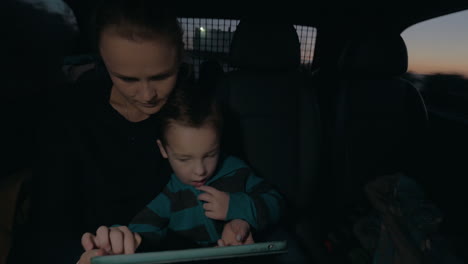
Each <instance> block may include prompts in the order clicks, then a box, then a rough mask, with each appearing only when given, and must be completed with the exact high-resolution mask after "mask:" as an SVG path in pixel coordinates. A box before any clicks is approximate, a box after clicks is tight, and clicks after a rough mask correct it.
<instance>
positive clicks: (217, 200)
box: [197, 185, 229, 220]
mask: <svg viewBox="0 0 468 264" xmlns="http://www.w3.org/2000/svg"><path fill="white" fill-rule="evenodd" d="M197 189H198V190H200V191H203V192H204V193H202V194H200V195H199V196H198V200H201V201H205V202H206V203H205V204H204V205H203V209H205V215H206V217H208V218H211V219H215V220H226V217H227V212H228V208H229V194H228V193H226V192H222V191H218V190H217V189H215V188H213V187H210V186H206V185H203V186H200V187H198V188H197Z"/></svg>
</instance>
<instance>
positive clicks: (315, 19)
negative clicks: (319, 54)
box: [177, 0, 468, 32]
mask: <svg viewBox="0 0 468 264" xmlns="http://www.w3.org/2000/svg"><path fill="white" fill-rule="evenodd" d="M278 2H279V3H278V4H276V5H275V4H271V3H268V6H267V7H266V6H262V7H258V6H256V7H254V6H252V4H251V3H244V2H238V3H236V2H232V4H229V3H226V4H224V3H222V4H220V3H219V2H217V3H216V4H214V3H212V2H199V3H196V4H193V3H192V4H186V3H184V4H180V5H178V7H177V13H178V16H180V17H200V18H201V17H207V18H231V19H240V18H243V17H247V16H255V17H257V18H258V17H265V18H269V19H281V20H289V21H290V22H293V23H294V24H300V25H309V26H315V27H319V28H324V27H343V25H348V26H349V25H352V26H360V27H364V28H365V27H369V26H371V27H375V26H379V27H382V26H383V27H387V28H389V29H393V30H397V31H398V32H402V31H403V30H404V29H406V28H407V27H409V26H411V25H413V24H416V23H418V22H420V21H424V20H426V19H430V18H433V17H437V16H441V15H444V14H448V13H451V12H455V11H461V10H464V9H468V1H460V2H459V1H453V0H444V1H434V2H430V1H425V2H419V3H420V4H418V2H417V1H411V4H408V3H405V2H399V1H374V3H363V2H356V1H353V2H352V3H349V2H347V3H345V4H340V3H339V2H336V1H327V2H325V1H323V2H314V1H310V2H309V3H308V4H305V3H306V2H304V1H293V0H289V1H287V3H288V5H287V6H286V5H284V1H278ZM366 2H367V1H366ZM407 2H409V1H407ZM281 3H282V4H281Z"/></svg>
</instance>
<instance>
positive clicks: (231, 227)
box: [218, 219, 255, 247]
mask: <svg viewBox="0 0 468 264" xmlns="http://www.w3.org/2000/svg"><path fill="white" fill-rule="evenodd" d="M253 243H255V242H254V240H253V237H252V233H251V232H250V225H249V223H247V222H246V221H244V220H242V219H234V220H232V221H230V222H227V223H226V224H225V225H224V229H223V233H222V235H221V239H219V240H218V246H220V247H223V246H234V245H247V244H253Z"/></svg>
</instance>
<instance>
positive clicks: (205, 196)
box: [198, 193, 213, 202]
mask: <svg viewBox="0 0 468 264" xmlns="http://www.w3.org/2000/svg"><path fill="white" fill-rule="evenodd" d="M198 200H200V201H205V202H211V201H213V195H211V194H209V193H202V194H200V195H198Z"/></svg>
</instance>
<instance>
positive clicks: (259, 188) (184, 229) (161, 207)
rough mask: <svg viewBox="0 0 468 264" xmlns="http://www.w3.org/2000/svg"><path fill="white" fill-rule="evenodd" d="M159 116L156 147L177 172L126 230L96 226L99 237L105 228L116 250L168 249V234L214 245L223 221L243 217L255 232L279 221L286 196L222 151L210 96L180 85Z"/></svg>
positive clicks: (219, 118) (218, 121) (217, 114)
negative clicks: (160, 136)
mask: <svg viewBox="0 0 468 264" xmlns="http://www.w3.org/2000/svg"><path fill="white" fill-rule="evenodd" d="M161 120H162V123H161V129H162V135H163V136H162V138H161V139H159V140H157V146H158V148H159V150H160V152H161V154H162V156H163V157H164V158H166V159H168V161H169V163H170V165H171V167H172V169H173V174H172V175H171V179H170V181H169V183H168V184H167V185H166V187H165V189H164V190H163V192H162V193H161V194H159V195H158V196H157V197H156V198H155V199H154V200H153V201H151V202H150V203H149V204H148V205H147V206H146V208H144V209H143V210H142V211H141V212H140V213H139V214H138V215H136V216H135V217H134V219H133V220H132V221H131V223H130V225H129V226H128V229H127V228H125V227H118V228H119V230H117V231H118V232H116V233H118V234H117V235H116V234H114V235H112V228H111V229H106V228H104V231H103V229H101V231H100V230H99V229H98V232H97V236H99V235H100V234H99V233H100V232H101V233H104V237H106V238H105V239H106V240H108V242H109V244H110V247H111V248H112V249H113V250H112V251H113V252H116V251H115V249H121V250H120V252H132V250H127V248H135V249H136V248H138V249H139V251H147V250H152V251H154V250H157V249H161V248H165V247H164V243H166V242H165V238H167V235H168V233H171V234H172V235H175V236H176V237H178V238H181V239H183V240H189V241H192V242H195V243H196V244H197V245H198V246H212V245H216V243H217V242H218V240H219V239H220V238H221V232H222V230H223V225H224V224H225V221H229V220H233V219H242V220H244V221H246V222H248V223H249V224H250V226H251V227H252V228H253V230H256V231H260V230H264V229H265V228H267V227H269V226H272V225H274V224H276V223H278V222H279V220H280V217H281V212H282V206H283V198H282V196H281V195H280V194H279V193H278V192H277V191H275V190H274V189H273V188H272V187H271V186H270V185H269V184H268V183H266V182H265V181H264V180H263V179H262V178H259V177H257V176H255V174H254V173H253V172H252V170H251V169H250V168H249V167H248V166H247V165H246V163H244V162H243V161H242V160H240V159H238V158H236V157H233V156H229V155H226V154H224V153H222V152H221V151H220V137H221V130H222V123H223V122H222V115H221V112H220V109H219V107H218V105H217V104H216V102H215V101H214V100H213V98H212V97H211V96H208V95H203V94H201V93H200V92H199V91H197V90H196V88H194V87H191V86H190V87H187V86H186V87H178V88H176V89H175V91H174V92H173V94H172V95H171V97H170V99H169V101H168V102H167V105H166V106H165V108H164V109H163V110H162V112H161ZM114 230H115V228H114ZM129 231H130V232H132V235H133V236H132V235H130V236H129ZM107 236H108V238H107ZM101 237H102V235H101ZM129 237H130V238H129ZM101 240H102V239H101ZM106 242H107V241H106ZM106 244H107V243H106ZM142 248H144V249H142Z"/></svg>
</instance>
